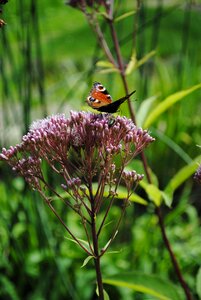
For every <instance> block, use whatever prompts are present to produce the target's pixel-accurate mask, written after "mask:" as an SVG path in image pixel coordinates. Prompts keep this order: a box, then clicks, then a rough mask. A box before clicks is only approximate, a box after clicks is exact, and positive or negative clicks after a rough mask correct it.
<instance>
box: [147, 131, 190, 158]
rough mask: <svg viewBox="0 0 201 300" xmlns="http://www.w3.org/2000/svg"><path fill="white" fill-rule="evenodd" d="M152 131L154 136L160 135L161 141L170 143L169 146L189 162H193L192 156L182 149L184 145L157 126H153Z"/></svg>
mask: <svg viewBox="0 0 201 300" xmlns="http://www.w3.org/2000/svg"><path fill="white" fill-rule="evenodd" d="M151 131H152V133H153V134H154V136H156V137H159V138H160V140H161V141H163V142H164V143H165V144H166V145H168V147H169V148H171V149H172V150H173V151H174V152H175V153H177V154H178V155H179V156H180V157H181V158H182V159H183V160H184V161H185V162H186V163H187V164H189V163H191V162H192V159H191V157H190V156H189V155H188V154H187V153H186V152H185V151H184V150H183V149H182V147H180V146H179V145H178V144H176V143H175V142H174V140H173V139H170V138H169V137H168V136H167V135H165V134H164V133H163V132H161V131H159V130H157V129H156V128H152V129H151Z"/></svg>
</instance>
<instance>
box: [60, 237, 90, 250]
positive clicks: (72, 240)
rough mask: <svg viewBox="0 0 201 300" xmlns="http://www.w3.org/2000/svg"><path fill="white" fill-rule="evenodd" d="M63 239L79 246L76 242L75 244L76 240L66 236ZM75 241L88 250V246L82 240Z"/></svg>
mask: <svg viewBox="0 0 201 300" xmlns="http://www.w3.org/2000/svg"><path fill="white" fill-rule="evenodd" d="M64 238H65V239H67V240H69V241H71V242H73V243H75V244H77V245H78V246H79V244H78V242H77V241H76V240H74V239H71V238H69V237H67V236H65V237H64ZM77 240H78V241H79V242H80V243H81V244H82V245H85V247H86V248H87V249H89V244H88V242H87V241H85V240H82V239H77Z"/></svg>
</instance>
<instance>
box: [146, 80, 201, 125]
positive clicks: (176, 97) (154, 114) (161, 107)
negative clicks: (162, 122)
mask: <svg viewBox="0 0 201 300" xmlns="http://www.w3.org/2000/svg"><path fill="white" fill-rule="evenodd" d="M200 88H201V83H200V84H197V85H194V86H193V87H191V88H189V89H186V90H182V91H179V92H177V93H174V94H172V95H170V96H168V97H167V98H166V99H165V100H163V101H162V102H161V103H159V104H158V105H157V106H156V108H155V109H153V110H152V111H151V112H150V114H149V116H148V117H147V119H146V121H145V123H144V125H143V127H144V128H148V127H150V125H151V124H152V123H153V122H154V121H155V120H156V119H157V118H158V117H159V116H160V115H161V114H162V113H164V112H165V111H166V110H167V109H169V108H170V107H171V106H172V105H174V104H175V103H176V102H178V101H180V100H182V99H183V98H184V97H186V96H187V95H189V94H191V93H193V92H194V91H196V90H198V89H200Z"/></svg>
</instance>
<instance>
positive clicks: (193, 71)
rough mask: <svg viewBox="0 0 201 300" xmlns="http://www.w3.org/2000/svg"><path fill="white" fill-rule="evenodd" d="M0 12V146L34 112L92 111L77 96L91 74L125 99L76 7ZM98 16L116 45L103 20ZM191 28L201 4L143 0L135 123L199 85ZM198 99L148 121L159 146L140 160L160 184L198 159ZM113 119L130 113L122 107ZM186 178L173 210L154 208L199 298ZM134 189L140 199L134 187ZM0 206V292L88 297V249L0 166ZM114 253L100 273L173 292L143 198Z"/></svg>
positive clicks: (195, 200)
mask: <svg viewBox="0 0 201 300" xmlns="http://www.w3.org/2000/svg"><path fill="white" fill-rule="evenodd" d="M135 7H136V2H135V1H131V0H127V1H115V9H116V11H115V12H116V16H121V15H122V14H123V13H125V12H128V11H130V10H133V9H135ZM1 17H2V18H3V19H4V20H5V22H6V23H7V24H6V26H4V27H3V28H1V29H0V39H1V42H0V72H1V80H0V146H1V147H8V146H10V145H14V144H15V143H19V142H20V140H21V137H22V135H23V134H25V133H26V132H27V130H28V128H29V125H30V124H31V122H32V121H34V120H36V119H40V118H43V117H45V116H46V115H50V114H55V113H65V114H66V115H68V114H69V111H70V110H89V108H88V107H86V105H85V99H86V97H87V95H88V93H89V90H90V88H91V85H92V82H93V81H100V82H101V83H102V84H104V85H105V86H106V87H107V89H108V90H109V92H110V94H111V95H112V97H113V99H117V98H119V97H121V96H123V95H124V94H125V92H124V90H123V85H122V82H121V80H120V77H119V74H117V73H114V72H111V73H110V72H107V69H105V70H104V69H103V68H101V67H100V66H98V64H97V62H99V61H105V60H106V59H105V57H104V54H103V52H102V51H101V49H100V47H99V46H98V44H97V41H96V38H95V34H94V33H93V32H92V30H91V29H90V27H89V25H88V24H87V21H86V19H85V17H84V16H83V15H82V13H81V12H80V11H78V10H76V9H73V8H72V7H70V6H67V5H65V4H64V2H63V1H61V0H55V1H52V2H51V3H50V2H49V1H47V0H43V1H32V0H19V1H11V0H10V1H8V3H7V4H6V5H5V6H3V14H2V15H1ZM134 20H135V14H131V15H130V16H129V17H127V18H125V19H123V20H122V21H119V22H116V23H115V27H116V30H117V34H118V38H119V41H120V45H121V49H122V54H123V56H124V61H125V62H129V61H130V58H131V55H132V50H133V49H132V45H133V28H134V27H133V26H134V25H133V21H134ZM101 23H102V24H101V26H102V29H103V31H104V32H105V35H106V37H107V40H108V43H109V45H110V47H111V49H113V48H112V47H113V46H112V42H111V38H110V33H109V30H108V28H107V25H106V24H105V23H104V22H103V21H102V22H101ZM200 28H201V2H200V1H187V0H184V1H160V0H158V1H157V0H156V1H143V4H142V5H141V8H140V12H139V14H138V22H137V31H136V37H135V38H136V40H135V44H136V49H135V51H136V55H137V58H138V59H139V60H140V59H141V58H143V57H144V56H146V55H147V54H148V53H150V52H151V51H155V52H154V55H153V56H151V57H150V59H148V60H147V61H146V62H145V63H144V64H143V65H141V66H140V67H138V68H136V69H134V70H133V72H132V73H131V74H129V75H128V78H127V80H128V84H129V89H130V90H131V91H132V90H133V89H136V97H135V100H137V101H133V102H132V106H133V108H134V109H135V112H136V115H137V118H138V112H139V114H140V116H142V113H143V103H147V102H146V100H147V99H148V100H149V103H150V110H151V109H153V108H154V107H157V105H158V104H159V103H161V102H162V101H163V100H164V99H165V98H166V97H168V96H169V95H172V94H174V93H176V92H178V91H182V90H186V89H188V88H190V87H192V86H194V85H197V84H199V83H201V31H200ZM200 97H201V91H200V90H199V89H198V90H197V91H195V92H193V93H191V94H190V95H189V96H187V97H185V98H183V99H182V101H179V102H177V103H176V104H175V105H173V106H171V107H170V108H169V109H168V110H167V111H165V112H164V113H163V114H162V115H160V116H159V118H157V120H155V122H154V123H153V124H152V125H151V126H150V127H149V130H150V132H151V134H152V135H153V136H155V137H156V142H155V143H154V144H153V145H152V146H151V147H150V148H149V149H148V150H146V155H147V157H148V161H149V165H150V167H151V168H152V171H153V173H154V174H155V176H156V178H157V181H158V184H159V188H160V189H161V190H163V189H164V188H165V187H166V186H167V185H168V183H169V182H170V180H171V179H172V178H173V177H174V176H175V174H178V171H179V170H180V169H181V168H183V167H185V166H186V165H189V164H190V163H191V162H192V161H193V160H194V159H195V158H196V157H197V156H198V155H200V148H199V147H197V145H200V144H201V141H200V129H201V118H200V116H201V102H200ZM151 99H152V100H153V101H152V102H151V101H150V100H151ZM147 107H148V106H146V109H147ZM120 114H121V115H126V116H128V117H129V112H128V109H127V105H126V104H123V105H122V108H121V111H120ZM148 114H149V112H148ZM139 119H140V118H139ZM140 125H141V124H140ZM198 163H200V161H199V160H198ZM133 167H134V168H135V165H134V166H133ZM186 177H187V178H186V179H185V180H183V181H181V184H178V186H177V189H176V190H175V192H174V198H173V203H172V208H171V209H169V208H167V207H166V206H165V205H163V207H162V209H163V213H164V215H165V225H166V229H167V234H168V237H169V239H170V242H171V244H172V248H173V250H174V252H175V254H176V256H177V258H178V262H179V264H180V267H181V270H182V274H183V276H184V278H185V280H186V281H187V283H188V285H189V287H190V289H191V291H192V293H193V295H194V297H195V299H199V295H200V294H201V292H200V289H201V287H200V286H199V283H200V282H201V279H200V277H201V276H200V273H201V272H200V273H199V268H200V262H201V235H200V215H201V202H200V198H201V188H200V186H198V184H196V183H195V182H194V181H193V178H192V176H190V175H189V176H186ZM50 180H53V178H51V176H50ZM138 193H139V194H140V195H141V196H142V197H144V198H145V199H146V194H145V193H144V191H143V190H142V189H140V188H139V189H138ZM0 206H1V209H0V255H1V257H0V299H6V300H7V299H13V300H15V299H29V300H43V299H76V300H77V299H82V300H84V299H96V297H95V296H94V295H93V293H94V286H95V274H94V270H93V264H92V263H89V264H88V265H87V266H86V267H85V268H81V265H82V263H83V261H84V259H85V258H86V256H85V254H84V253H83V252H82V251H81V250H80V249H79V248H78V247H75V245H74V244H73V243H71V242H70V241H68V240H67V239H66V237H67V234H66V232H65V231H64V229H63V228H62V227H61V225H60V224H58V221H57V220H56V219H55V217H54V216H53V215H52V213H51V212H50V211H49V210H48V208H47V207H46V206H45V205H44V203H43V201H42V200H41V199H40V197H39V195H38V194H37V193H36V192H34V191H30V190H29V189H28V188H27V186H26V185H25V183H24V181H23V179H22V178H19V177H16V175H15V174H14V173H13V172H12V170H10V169H9V168H8V167H7V166H6V165H5V164H3V163H1V164H0ZM119 209H120V208H119V206H118V205H117V206H116V207H114V208H113V210H112V214H111V216H110V218H111V220H112V219H113V218H115V216H116V215H117V214H118V212H119ZM60 210H61V213H62V215H63V216H64V219H65V220H66V222H67V224H71V223H72V226H73V230H74V231H75V232H76V233H77V234H78V235H79V234H81V231H82V228H81V224H80V223H79V221H78V220H77V219H76V217H75V216H74V213H73V212H71V211H65V210H64V209H63V208H62V207H60ZM125 232H126V233H127V234H126V235H125ZM109 236H110V235H109V232H108V233H106V234H105V240H106V241H107V238H109ZM111 250H114V251H119V252H118V253H116V254H106V255H105V256H104V257H103V260H102V269H103V277H109V276H111V275H113V274H121V273H122V272H128V273H129V272H133V271H137V272H139V273H146V274H151V275H153V274H155V275H158V276H159V277H161V278H164V279H165V280H170V281H172V283H174V284H175V285H176V286H177V289H178V290H179V291H180V290H181V288H180V287H179V285H178V281H177V278H176V275H175V272H174V270H173V267H172V264H171V261H170V258H169V255H168V253H167V250H166V248H165V247H164V244H163V241H162V238H161V233H160V230H159V227H158V225H157V218H156V216H155V214H154V208H153V206H152V205H148V206H146V207H145V206H142V205H139V204H137V203H132V204H131V206H130V207H128V209H127V212H126V218H125V220H124V221H123V224H122V226H121V228H120V232H119V234H118V235H117V237H116V240H115V242H114V243H113V244H112V246H111ZM199 280H200V281H199ZM106 290H107V291H108V293H109V294H110V296H111V299H127V300H129V299H136V300H141V299H142V300H143V299H158V298H154V297H153V296H152V297H150V296H148V295H145V294H142V293H138V292H134V291H132V290H131V289H127V288H120V287H112V286H109V285H108V286H106ZM199 293H200V294H199ZM181 295H183V294H182V291H181ZM181 297H184V296H181ZM172 299H173V298H172ZM174 299H175V298H174ZM181 299H182V298H181ZM183 299H184V298H183Z"/></svg>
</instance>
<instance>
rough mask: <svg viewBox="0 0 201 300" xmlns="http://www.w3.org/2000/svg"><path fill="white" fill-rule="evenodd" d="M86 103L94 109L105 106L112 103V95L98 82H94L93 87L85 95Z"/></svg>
mask: <svg viewBox="0 0 201 300" xmlns="http://www.w3.org/2000/svg"><path fill="white" fill-rule="evenodd" d="M87 103H88V105H89V106H91V107H92V108H94V109H99V108H100V107H103V106H107V105H108V104H110V103H112V97H111V96H110V94H109V93H108V91H107V90H106V88H105V87H104V86H103V85H102V84H101V83H100V82H94V84H93V87H92V89H91V91H90V94H89V96H88V97H87Z"/></svg>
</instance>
